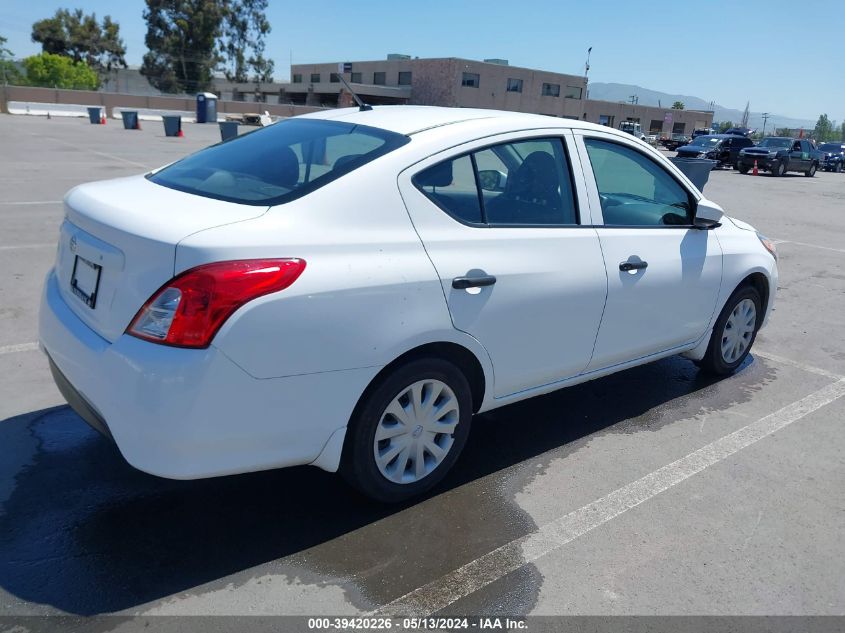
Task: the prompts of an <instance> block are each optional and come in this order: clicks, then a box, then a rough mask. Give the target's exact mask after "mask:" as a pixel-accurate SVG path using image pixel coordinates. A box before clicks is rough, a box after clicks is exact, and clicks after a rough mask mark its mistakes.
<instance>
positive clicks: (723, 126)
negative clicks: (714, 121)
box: [718, 121, 734, 134]
mask: <svg viewBox="0 0 845 633" xmlns="http://www.w3.org/2000/svg"><path fill="white" fill-rule="evenodd" d="M733 126H734V124H733V121H722V122H721V123H719V129H718V132H719V134H724V133H725V132H727V131H728V130H730V129H731V128H732V127H733Z"/></svg>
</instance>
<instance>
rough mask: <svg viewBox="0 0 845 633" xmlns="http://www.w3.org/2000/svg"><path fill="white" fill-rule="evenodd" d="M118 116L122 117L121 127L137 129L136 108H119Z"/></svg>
mask: <svg viewBox="0 0 845 633" xmlns="http://www.w3.org/2000/svg"><path fill="white" fill-rule="evenodd" d="M120 116H122V117H123V129H124V130H137V129H139V127H138V112H137V110H121V111H120Z"/></svg>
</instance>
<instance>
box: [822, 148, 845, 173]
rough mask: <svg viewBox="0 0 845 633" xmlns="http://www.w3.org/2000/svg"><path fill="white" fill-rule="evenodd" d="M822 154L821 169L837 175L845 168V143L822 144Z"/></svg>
mask: <svg viewBox="0 0 845 633" xmlns="http://www.w3.org/2000/svg"><path fill="white" fill-rule="evenodd" d="M818 151H819V153H820V154H821V157H820V158H819V161H820V162H819V167H820V168H821V169H823V170H825V171H835V172H836V173H837V174H838V173H839V172H840V171H842V169H843V168H845V143H822V144H821V145H819V147H818Z"/></svg>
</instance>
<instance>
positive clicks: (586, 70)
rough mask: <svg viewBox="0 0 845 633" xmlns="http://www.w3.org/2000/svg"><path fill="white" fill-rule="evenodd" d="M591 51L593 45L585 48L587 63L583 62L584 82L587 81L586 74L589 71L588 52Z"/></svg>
mask: <svg viewBox="0 0 845 633" xmlns="http://www.w3.org/2000/svg"><path fill="white" fill-rule="evenodd" d="M592 52H593V47H592V46H591V47H590V48H588V49H587V63H586V64H584V83H587V74H588V73H589V72H590V53H592Z"/></svg>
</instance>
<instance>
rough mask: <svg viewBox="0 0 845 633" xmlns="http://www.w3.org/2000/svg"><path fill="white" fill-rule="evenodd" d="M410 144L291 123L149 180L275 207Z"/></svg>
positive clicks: (379, 134)
mask: <svg viewBox="0 0 845 633" xmlns="http://www.w3.org/2000/svg"><path fill="white" fill-rule="evenodd" d="M409 140H410V139H409V138H408V137H407V136H404V135H402V134H396V133H394V132H389V131H387V130H381V129H378V128H373V127H368V126H363V125H352V124H349V123H341V122H337V121H321V120H316V119H290V120H288V121H282V122H279V123H276V124H274V125H271V126H269V127H266V128H263V129H260V130H257V131H255V132H250V133H249V134H244V135H243V136H239V137H237V138H235V139H233V140H231V141H227V142H225V143H219V144H217V145H213V146H211V147H208V148H206V149H204V150H201V151H199V152H197V153H196V154H192V155H191V156H188V157H187V158H184V159H182V160H180V161H178V162H176V163H173V164H172V165H169V166H167V167H165V168H164V169H162V170H160V171H158V172H156V173H154V174H151V175H149V176H148V178H149V179H150V180H151V181H153V182H154V183H156V184H159V185H162V186H164V187H169V188H171V189H178V190H179V191H185V192H187V193H192V194H195V195H198V196H204V197H206V198H215V199H218V200H227V201H229V202H238V203H242V204H252V205H261V206H265V205H276V204H282V203H284V202H288V201H290V200H293V199H295V198H299V197H301V196H303V195H305V194H307V193H309V192H311V191H314V190H315V189H319V188H320V187H322V186H323V185H325V184H326V183H329V182H331V181H332V180H334V179H336V178H339V177H340V176H342V175H344V174H347V173H349V172H350V171H352V170H354V169H356V168H358V167H360V166H361V165H364V164H366V163H368V162H370V161H372V160H375V159H376V158H378V157H379V156H383V155H384V154H386V153H388V152H390V151H392V150H394V149H396V148H398V147H401V146H402V145H404V144H405V143H407V142H408V141H409Z"/></svg>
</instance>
